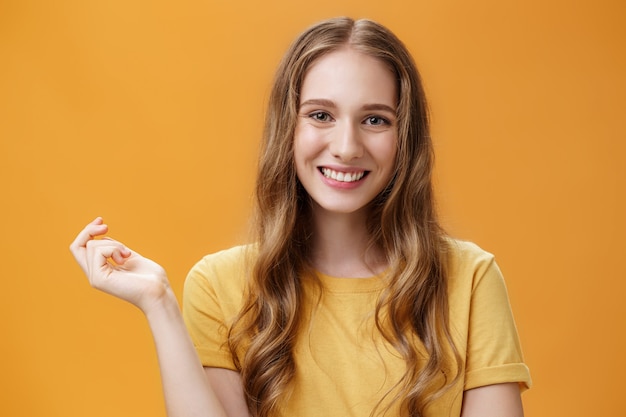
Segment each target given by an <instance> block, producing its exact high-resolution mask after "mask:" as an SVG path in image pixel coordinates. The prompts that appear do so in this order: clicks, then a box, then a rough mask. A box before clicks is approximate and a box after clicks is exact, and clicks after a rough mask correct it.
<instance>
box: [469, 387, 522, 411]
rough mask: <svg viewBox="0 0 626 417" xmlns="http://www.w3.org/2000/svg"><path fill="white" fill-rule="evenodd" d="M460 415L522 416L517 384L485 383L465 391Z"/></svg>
mask: <svg viewBox="0 0 626 417" xmlns="http://www.w3.org/2000/svg"><path fill="white" fill-rule="evenodd" d="M461 417H524V411H523V409H522V398H521V396H520V390H519V384H518V383H517V382H513V383H506V384H495V385H487V386H484V387H479V388H474V389H470V390H467V391H465V392H464V393H463V409H462V411H461Z"/></svg>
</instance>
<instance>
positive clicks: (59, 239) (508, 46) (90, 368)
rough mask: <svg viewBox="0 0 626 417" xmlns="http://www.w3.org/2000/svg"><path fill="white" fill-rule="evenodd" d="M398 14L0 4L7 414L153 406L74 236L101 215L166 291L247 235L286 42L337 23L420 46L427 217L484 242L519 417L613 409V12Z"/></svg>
mask: <svg viewBox="0 0 626 417" xmlns="http://www.w3.org/2000/svg"><path fill="white" fill-rule="evenodd" d="M403 3H409V2H403V1H398V0H388V1H385V2H382V3H381V2H380V1H370V0H340V1H337V0H332V1H327V0H318V1H316V2H313V3H294V2H291V1H287V0H274V1H265V2H253V1H249V2H247V3H246V2H241V1H232V2H226V1H215V0H213V1H212V0H205V1H194V0H182V1H179V2H169V1H168V2H166V1H147V0H144V1H122V0H110V1H104V2H99V1H91V2H84V1H77V0H58V1H55V2H43V1H39V2H37V1H34V0H13V1H11V0H5V1H3V2H1V3H0V178H2V188H1V195H2V197H1V204H0V210H1V214H2V215H1V216H0V257H1V259H2V273H1V277H2V287H1V288H0V326H1V327H0V334H1V335H2V343H0V381H1V382H0V384H1V385H2V386H1V387H0V388H1V389H0V392H1V394H0V398H1V401H0V415H3V416H13V417H19V416H40V415H42V416H43V415H45V416H60V417H61V416H62V417H71V416H81V417H83V416H90V417H98V416H107V417H108V416H119V417H123V416H148V415H149V416H164V412H163V411H162V409H163V406H162V399H161V393H160V383H159V379H158V369H157V364H156V360H155V355H154V351H153V347H152V341H151V338H150V334H149V332H148V330H147V327H146V325H145V322H144V319H143V317H142V316H141V314H140V313H139V312H138V311H135V310H134V308H132V307H130V306H127V305H125V304H123V303H122V302H120V301H118V300H115V299H112V298H109V297H107V296H105V295H103V294H100V293H98V292H96V291H94V290H91V289H90V288H89V287H88V285H87V282H86V280H85V279H84V278H83V276H81V273H80V271H79V268H78V267H77V266H76V265H75V264H74V263H73V261H72V259H71V257H70V254H69V251H68V250H67V246H68V244H69V243H70V241H71V240H72V239H73V237H74V235H75V234H76V233H77V232H78V230H79V229H80V228H81V227H82V226H83V224H84V223H86V222H88V221H90V220H91V219H92V218H93V217H95V216H96V215H101V216H104V218H105V220H106V221H107V223H108V224H109V225H110V226H111V229H112V235H114V236H115V237H117V238H119V239H121V240H123V241H124V242H126V243H127V244H129V245H130V246H131V247H133V248H135V249H136V250H138V251H140V252H142V253H143V254H145V255H147V256H149V257H152V258H154V259H156V260H158V261H159V262H160V263H162V264H163V265H164V266H165V267H166V268H167V270H168V271H169V275H170V277H171V281H172V284H173V286H174V288H175V289H176V292H177V294H179V295H180V294H181V289H182V284H183V279H184V276H185V274H186V271H187V270H188V269H189V267H190V266H191V265H192V264H193V263H194V262H195V261H196V260H198V259H199V258H200V257H201V256H202V255H203V254H205V253H207V252H210V251H215V250H217V249H220V248H224V247H227V246H229V245H232V244H235V243H237V242H240V241H242V239H244V237H245V230H246V219H247V215H248V211H249V206H250V194H251V188H252V182H253V171H254V169H253V167H254V163H255V153H256V147H257V140H258V137H259V133H260V128H261V124H262V114H263V103H264V101H265V98H266V95H267V92H268V88H269V83H270V79H271V75H272V72H273V70H274V67H275V65H276V63H277V61H278V59H279V57H280V55H281V54H282V52H283V51H284V50H285V48H286V47H287V45H288V43H289V42H290V41H291V39H292V38H293V37H294V36H295V35H296V34H297V33H298V32H299V31H300V30H301V29H303V28H304V27H305V26H307V25H309V24H310V23H312V22H314V21H316V20H319V19H321V18H325V17H330V16H334V15H343V14H347V15H351V16H354V17H371V18H374V19H376V20H379V21H381V22H382V23H384V24H387V25H388V26H390V27H391V28H392V29H393V30H394V31H395V32H396V33H397V34H398V35H399V36H400V37H401V38H403V39H404V40H405V41H406V43H407V44H408V45H409V47H410V49H411V50H412V51H413V52H414V54H415V56H416V59H417V61H418V64H419V66H420V68H421V70H422V73H423V76H424V78H425V83H426V88H427V91H428V93H429V95H430V98H431V103H432V108H433V118H434V132H433V133H434V137H435V140H436V142H437V152H438V159H437V163H438V166H437V182H438V190H439V196H440V202H441V208H442V216H443V219H444V221H445V223H446V225H447V226H448V228H449V230H450V231H451V232H452V233H453V234H455V235H456V236H460V237H463V238H468V239H472V240H474V241H476V242H477V243H479V244H480V245H481V246H483V247H484V248H486V249H488V250H490V251H492V252H495V253H496V254H497V257H498V259H499V263H500V265H501V267H502V269H503V271H504V273H505V276H506V279H507V282H508V285H509V290H510V293H511V301H512V304H513V308H514V311H515V315H516V318H517V322H518V327H519V331H520V334H521V337H522V341H523V345H524V349H525V353H526V357H527V362H528V364H529V366H530V367H531V370H532V375H533V378H534V383H535V386H534V388H533V389H532V390H530V391H529V392H527V393H526V394H524V401H525V407H526V412H527V415H529V416H531V415H532V416H535V417H542V416H546V417H547V416H555V415H563V416H581V417H582V416H585V417H586V416H590V415H598V416H604V415H607V416H608V415H617V414H618V413H620V412H621V411H622V409H623V405H622V401H621V398H622V396H623V395H622V393H621V391H622V389H621V388H622V387H623V382H622V376H623V374H624V372H625V371H626V363H625V359H624V358H625V355H624V352H626V343H625V338H624V336H623V334H622V333H623V331H622V330H623V328H624V318H625V316H626V314H625V313H626V303H625V302H624V301H623V294H624V291H625V290H626V286H625V283H624V282H625V278H626V274H625V271H624V260H625V259H626V257H625V255H626V253H625V252H626V251H625V250H624V248H625V245H624V240H623V238H624V235H625V232H626V225H625V221H624V213H625V212H626V210H625V209H626V207H625V195H624V190H625V189H626V187H625V186H626V184H625V179H626V172H625V171H626V170H625V168H624V166H625V165H624V157H625V156H626V152H625V142H626V128H625V123H624V115H625V113H626V112H625V111H626V99H625V97H626V83H625V79H626V77H625V76H624V75H625V74H626V60H625V57H626V54H624V47H625V41H626V29H625V27H626V26H624V24H623V19H624V16H626V9H625V7H624V2H622V1H621V0H615V1H610V0H599V1H593V2H592V1H586V2H582V1H573V2H571V1H570V2H565V1H558V2H557V1H553V2H545V1H543V0H526V1H518V2H508V1H501V0H491V1H490V0H476V1H471V2H468V1H461V0H456V1H455V0H438V1H416V2H411V4H412V5H410V6H409V5H407V4H403ZM513 3H515V4H514V5H511V4H513ZM295 4H298V6H297V7H296V6H294V5H295Z"/></svg>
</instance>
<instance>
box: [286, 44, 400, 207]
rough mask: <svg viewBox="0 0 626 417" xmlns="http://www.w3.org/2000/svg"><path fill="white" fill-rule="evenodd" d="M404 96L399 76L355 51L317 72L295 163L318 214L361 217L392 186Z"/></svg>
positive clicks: (309, 84) (306, 98) (325, 60)
mask: <svg viewBox="0 0 626 417" xmlns="http://www.w3.org/2000/svg"><path fill="white" fill-rule="evenodd" d="M397 96H398V92H397V87H396V82H395V79H394V76H393V74H392V72H391V70H390V69H389V68H388V67H387V66H386V65H385V64H383V63H382V62H381V61H380V60H378V59H376V58H373V57H371V56H368V55H364V54H362V53H360V52H357V51H355V50H353V49H350V48H348V47H346V48H342V49H339V50H337V51H334V52H331V53H329V54H327V55H324V56H322V57H321V58H319V59H318V60H316V61H314V62H313V64H312V65H311V66H310V67H309V69H308V71H307V73H306V75H305V77H304V81H303V84H302V90H301V93H300V108H299V109H298V120H297V124H296V130H295V138H294V158H295V164H296V173H297V175H298V179H299V180H300V182H301V183H302V185H303V186H304V188H305V190H306V191H307V193H308V194H309V195H310V196H311V198H312V200H313V202H314V204H313V210H314V212H315V211H316V210H325V211H328V212H334V213H344V214H348V213H356V212H358V211H360V210H363V209H365V208H366V207H367V205H368V204H369V203H370V202H371V201H372V200H373V199H374V198H375V197H376V196H377V195H378V194H379V193H380V192H381V191H382V190H383V189H384V188H385V187H386V186H387V184H388V183H389V181H390V180H391V177H392V174H393V170H394V161H395V156H396V146H397V136H398V135H397V125H396V124H397V120H396V106H397Z"/></svg>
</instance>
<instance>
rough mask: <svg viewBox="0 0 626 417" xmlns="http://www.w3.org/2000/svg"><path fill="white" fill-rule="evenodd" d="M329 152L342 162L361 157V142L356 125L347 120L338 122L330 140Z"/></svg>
mask: <svg viewBox="0 0 626 417" xmlns="http://www.w3.org/2000/svg"><path fill="white" fill-rule="evenodd" d="M330 153H331V154H332V155H333V156H334V157H335V158H338V159H340V160H341V161H344V162H348V161H351V160H353V159H355V158H360V157H362V156H363V144H362V142H361V137H360V133H359V129H358V127H355V126H354V125H353V124H352V123H349V122H346V123H340V124H338V126H337V127H336V128H335V132H334V133H333V137H332V139H331V142H330Z"/></svg>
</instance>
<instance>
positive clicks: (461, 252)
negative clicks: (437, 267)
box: [446, 237, 494, 266]
mask: <svg viewBox="0 0 626 417" xmlns="http://www.w3.org/2000/svg"><path fill="white" fill-rule="evenodd" d="M446 243H447V246H448V251H447V255H448V261H449V263H450V264H451V266H469V265H480V264H490V263H492V262H493V261H494V255H493V254H492V253H491V252H488V251H486V250H484V249H483V248H481V247H480V246H478V245H477V244H476V243H474V242H471V241H468V240H462V239H456V238H452V237H449V238H447V239H446Z"/></svg>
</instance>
